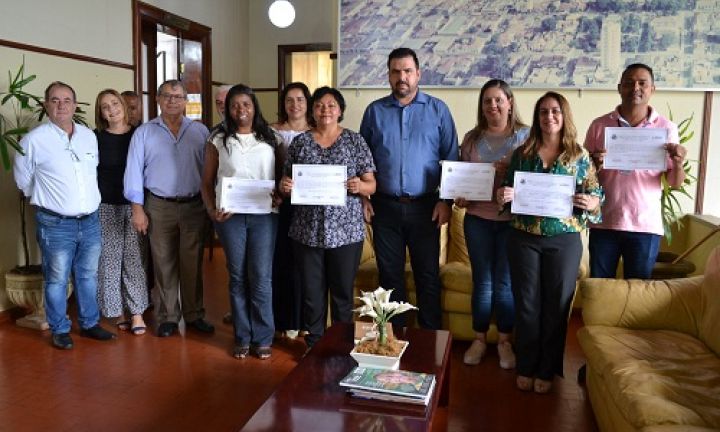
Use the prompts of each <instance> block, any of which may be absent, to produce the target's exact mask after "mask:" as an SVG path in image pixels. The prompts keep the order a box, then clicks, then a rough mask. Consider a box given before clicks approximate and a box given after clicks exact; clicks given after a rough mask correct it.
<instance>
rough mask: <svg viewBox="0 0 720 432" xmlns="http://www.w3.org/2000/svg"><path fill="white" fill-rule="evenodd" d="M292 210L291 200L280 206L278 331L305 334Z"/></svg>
mask: <svg viewBox="0 0 720 432" xmlns="http://www.w3.org/2000/svg"><path fill="white" fill-rule="evenodd" d="M292 210H293V209H292V206H291V205H290V200H285V201H283V203H282V204H281V205H280V214H279V215H278V229H277V237H276V240H275V255H274V257H273V280H272V285H273V317H274V318H275V330H278V331H285V330H302V295H301V293H302V289H301V285H300V269H299V268H298V266H297V262H296V260H295V257H294V256H293V255H294V254H293V240H291V239H290V237H288V231H289V230H290V221H291V220H292Z"/></svg>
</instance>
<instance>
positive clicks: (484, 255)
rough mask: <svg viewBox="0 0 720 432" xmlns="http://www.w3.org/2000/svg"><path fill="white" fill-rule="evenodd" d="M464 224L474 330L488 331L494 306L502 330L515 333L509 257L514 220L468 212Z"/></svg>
mask: <svg viewBox="0 0 720 432" xmlns="http://www.w3.org/2000/svg"><path fill="white" fill-rule="evenodd" d="M463 225H464V230H465V243H466V244H467V250H468V255H469V256H470V266H471V268H472V280H473V293H472V300H471V304H472V317H473V330H475V331H476V332H478V333H485V332H487V331H488V327H489V326H490V316H491V315H492V312H493V310H494V311H495V319H496V320H497V327H498V331H499V332H501V333H512V331H513V324H514V322H515V306H514V302H513V294H512V289H511V286H510V265H509V263H508V258H507V237H508V232H509V231H510V224H509V222H506V221H494V220H488V219H483V218H481V217H477V216H474V215H471V214H465V221H464V224H463Z"/></svg>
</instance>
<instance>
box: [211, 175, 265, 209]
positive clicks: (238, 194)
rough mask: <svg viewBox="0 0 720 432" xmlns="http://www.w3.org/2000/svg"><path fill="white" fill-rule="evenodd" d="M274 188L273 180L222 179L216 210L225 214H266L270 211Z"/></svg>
mask: <svg viewBox="0 0 720 432" xmlns="http://www.w3.org/2000/svg"><path fill="white" fill-rule="evenodd" d="M274 188H275V181H274V180H250V179H241V178H236V177H223V178H221V179H220V196H219V197H218V208H219V209H221V210H222V211H223V212H226V213H244V214H268V213H270V212H271V211H272V191H273V189H274Z"/></svg>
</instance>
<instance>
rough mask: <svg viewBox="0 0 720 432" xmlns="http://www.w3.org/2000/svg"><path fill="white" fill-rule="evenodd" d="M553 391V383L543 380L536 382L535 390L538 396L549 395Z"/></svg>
mask: <svg viewBox="0 0 720 432" xmlns="http://www.w3.org/2000/svg"><path fill="white" fill-rule="evenodd" d="M550 389H552V381H545V380H541V379H536V380H535V385H534V390H535V393H538V394H547V393H549V392H550Z"/></svg>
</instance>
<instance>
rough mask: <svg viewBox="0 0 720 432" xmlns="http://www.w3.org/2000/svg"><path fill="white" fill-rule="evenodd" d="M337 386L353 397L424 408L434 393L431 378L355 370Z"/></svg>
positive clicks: (388, 371) (373, 369)
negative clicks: (422, 406)
mask: <svg viewBox="0 0 720 432" xmlns="http://www.w3.org/2000/svg"><path fill="white" fill-rule="evenodd" d="M340 386H341V387H345V388H347V390H348V393H350V395H351V396H353V397H358V398H363V399H377V400H382V401H390V402H402V403H409V404H414V405H427V404H428V402H430V398H431V397H432V393H433V390H434V389H435V375H433V374H426V373H419V372H410V371H404V370H389V369H375V368H369V367H360V366H358V367H356V368H355V369H353V370H352V371H350V373H349V374H348V375H347V376H346V377H345V378H343V379H342V380H341V381H340Z"/></svg>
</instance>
